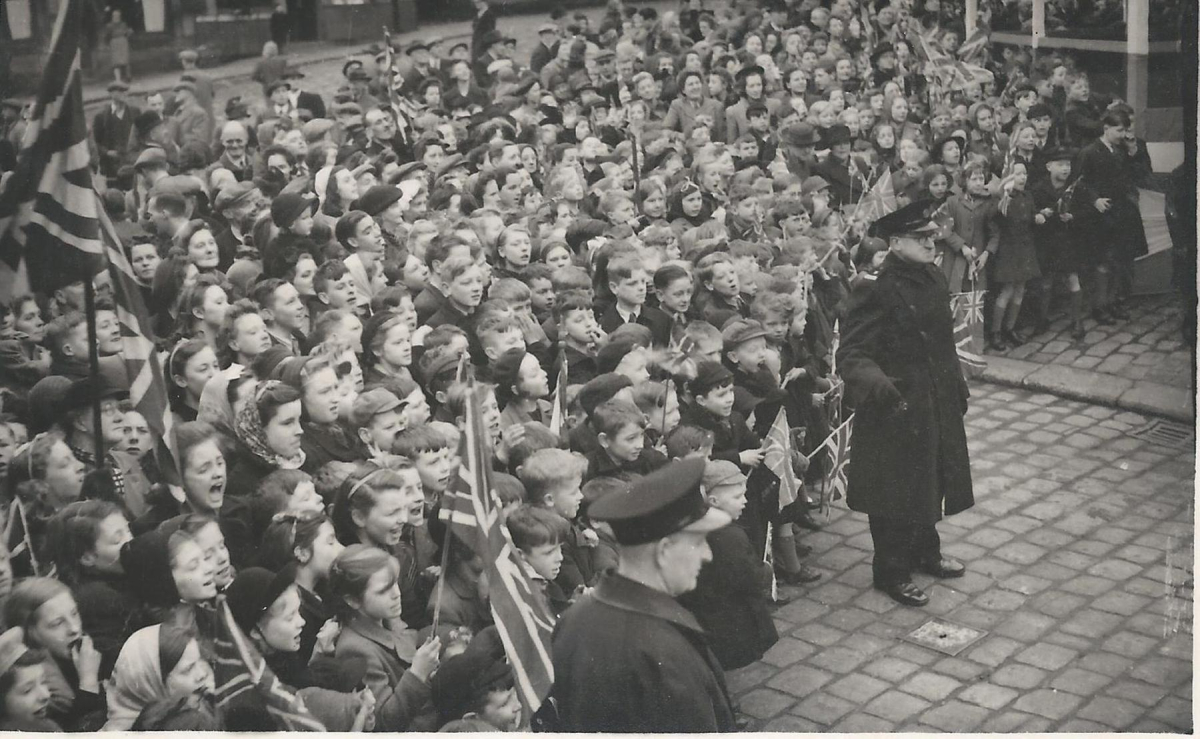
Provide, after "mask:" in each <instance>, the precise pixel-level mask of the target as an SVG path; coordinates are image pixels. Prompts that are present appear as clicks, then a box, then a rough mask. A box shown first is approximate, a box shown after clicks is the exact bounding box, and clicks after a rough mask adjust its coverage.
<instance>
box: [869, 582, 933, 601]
mask: <svg viewBox="0 0 1200 739" xmlns="http://www.w3.org/2000/svg"><path fill="white" fill-rule="evenodd" d="M875 587H876V588H877V589H879V590H882V591H883V592H885V593H887V594H888V595H889V596H891V598H892V600H894V601H896V602H897V603H899V604H900V605H902V606H924V605H928V604H929V596H928V595H927V594H926V593H925V591H924V590H921V589H920V588H918V587H917V586H916V585H914V584H913V583H912V582H897V583H892V584H891V585H880V584H878V583H876V584H875Z"/></svg>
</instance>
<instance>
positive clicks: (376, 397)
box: [350, 387, 403, 428]
mask: <svg viewBox="0 0 1200 739" xmlns="http://www.w3.org/2000/svg"><path fill="white" fill-rule="evenodd" d="M401 405H403V403H402V402H401V401H400V399H399V398H397V397H396V394H395V393H393V392H392V391H391V390H388V389H386V388H382V387H376V388H371V389H370V390H366V391H364V392H363V393H362V394H361V395H359V396H358V397H357V398H355V399H354V403H353V404H352V405H351V406H350V422H351V423H352V424H354V426H355V427H356V428H358V427H362V426H366V425H367V424H369V423H370V422H371V419H372V418H374V417H375V416H377V415H379V414H380V413H386V412H387V411H391V410H395V409H397V408H399V407H400V406H401Z"/></svg>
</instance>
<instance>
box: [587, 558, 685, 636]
mask: <svg viewBox="0 0 1200 739" xmlns="http://www.w3.org/2000/svg"><path fill="white" fill-rule="evenodd" d="M594 597H595V598H596V600H597V601H599V602H601V603H604V604H605V605H608V606H612V607H613V608H619V609H620V610H622V611H630V612H632V613H640V614H642V615H645V616H650V617H651V618H657V619H661V620H663V621H669V622H670V623H672V624H674V625H675V626H678V627H680V628H683V629H688V630H689V631H694V632H695V633H697V634H700V635H703V634H704V629H703V628H702V627H701V626H700V623H699V622H698V621H696V617H695V616H693V615H692V614H691V612H690V611H688V610H687V609H686V608H684V607H683V606H681V605H679V603H678V601H676V600H675V599H674V598H672V597H671V596H669V595H667V594H666V593H663V592H661V591H658V590H654V589H653V588H649V587H647V586H645V585H643V584H641V583H639V582H635V581H633V580H630V579H629V578H628V577H625V576H624V575H618V574H616V573H612V574H608V575H605V576H604V577H603V578H602V579H601V580H600V582H599V583H598V584H597V585H596V590H595V593H594Z"/></svg>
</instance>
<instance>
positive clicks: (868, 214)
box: [854, 169, 896, 224]
mask: <svg viewBox="0 0 1200 739" xmlns="http://www.w3.org/2000/svg"><path fill="white" fill-rule="evenodd" d="M895 210H896V190H895V188H894V187H893V186H892V172H891V170H889V169H885V170H884V171H883V174H882V175H880V177H879V179H878V180H876V181H875V184H874V185H872V186H871V189H870V190H867V192H866V194H865V195H863V197H862V200H860V201H859V203H858V208H857V209H855V213H854V217H855V218H858V219H861V220H862V221H863V222H864V223H867V224H871V223H874V222H875V221H878V220H879V219H880V218H883V217H884V216H886V215H887V214H888V213H891V212H893V211H895Z"/></svg>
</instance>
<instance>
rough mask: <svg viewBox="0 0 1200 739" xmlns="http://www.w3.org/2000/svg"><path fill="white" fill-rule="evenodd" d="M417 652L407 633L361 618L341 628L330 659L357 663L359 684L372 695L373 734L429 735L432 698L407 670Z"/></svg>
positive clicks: (414, 640)
mask: <svg viewBox="0 0 1200 739" xmlns="http://www.w3.org/2000/svg"><path fill="white" fill-rule="evenodd" d="M416 649H417V635H416V632H414V631H412V630H411V629H406V630H404V631H399V632H397V631H392V630H389V629H386V628H384V627H382V626H380V625H379V624H377V623H374V622H372V621H370V620H369V619H367V618H364V617H362V616H357V615H356V616H353V617H351V618H350V621H349V623H346V624H343V625H342V632H341V634H339V635H338V641H337V647H336V650H335V652H334V656H335V657H336V658H337V659H338V661H342V660H360V661H361V664H362V665H363V666H364V668H365V670H366V672H365V674H364V675H363V678H362V680H363V683H364V684H365V685H366V686H367V687H368V688H370V690H371V692H372V693H374V694H375V701H376V703H375V728H376V730H377V731H406V730H408V731H418V730H425V731H432V730H433V726H432V725H431V724H432V722H428V724H429V725H427V724H426V722H424V721H423V719H424V718H427V717H431V716H432V714H433V694H432V692H431V691H430V688H429V684H428V683H427V682H425V681H424V680H421V679H420V678H418V677H417V676H416V675H414V674H413V673H412V671H411V670H409V669H408V668H409V667H410V666H412V659H413V655H414V654H415V653H416Z"/></svg>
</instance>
